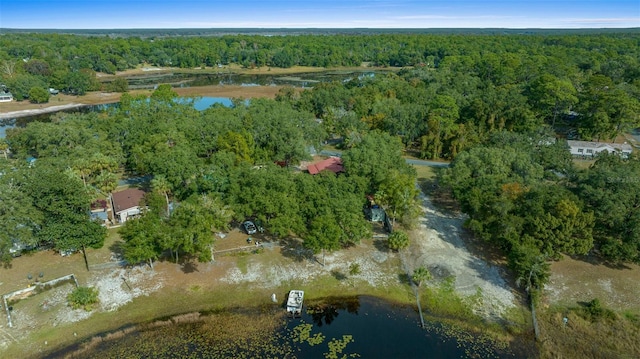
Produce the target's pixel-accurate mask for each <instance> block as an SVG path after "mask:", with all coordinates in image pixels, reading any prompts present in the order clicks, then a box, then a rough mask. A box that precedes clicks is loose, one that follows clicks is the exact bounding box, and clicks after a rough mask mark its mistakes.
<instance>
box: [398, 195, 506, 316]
mask: <svg viewBox="0 0 640 359" xmlns="http://www.w3.org/2000/svg"><path fill="white" fill-rule="evenodd" d="M421 200H422V210H423V213H424V218H423V219H422V221H421V222H420V224H419V226H418V228H417V229H416V230H414V231H413V233H412V237H413V238H415V239H416V240H414V241H413V243H412V244H411V246H410V247H409V250H408V254H407V253H405V256H404V262H405V265H407V266H408V267H409V268H407V269H408V270H410V271H411V272H412V271H413V270H415V269H416V268H418V267H420V266H424V267H425V268H427V269H429V271H430V272H431V273H432V275H433V277H434V279H436V281H437V280H441V279H444V278H446V277H449V276H454V277H455V289H456V291H457V292H458V293H459V294H460V295H462V296H463V297H467V296H471V295H475V294H476V293H477V292H478V290H480V291H481V292H482V300H481V303H480V304H479V305H478V306H477V307H476V308H474V311H475V312H476V313H478V314H480V315H482V316H484V317H488V318H498V317H500V316H501V315H502V314H504V313H505V311H506V310H507V309H509V308H512V307H515V306H516V296H515V295H514V292H513V291H512V289H511V288H510V286H509V284H508V283H507V281H506V280H505V279H504V278H505V275H504V273H503V270H502V269H501V268H499V267H496V266H493V265H491V264H489V263H487V262H486V261H485V260H483V259H482V258H480V257H479V256H477V255H475V254H473V253H471V252H470V251H469V249H468V248H467V246H466V245H465V243H464V241H463V240H462V238H461V237H460V236H461V233H462V231H463V228H462V226H463V224H464V221H465V219H466V218H465V217H464V216H463V215H448V214H445V213H442V212H440V211H439V210H438V209H437V208H436V207H435V206H434V205H433V203H432V202H431V199H429V197H427V196H425V195H421Z"/></svg>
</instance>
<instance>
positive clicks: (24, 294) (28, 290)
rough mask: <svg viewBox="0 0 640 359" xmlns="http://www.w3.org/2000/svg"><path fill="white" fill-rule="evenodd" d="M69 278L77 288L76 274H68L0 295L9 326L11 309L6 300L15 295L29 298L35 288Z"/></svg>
mask: <svg viewBox="0 0 640 359" xmlns="http://www.w3.org/2000/svg"><path fill="white" fill-rule="evenodd" d="M70 279H73V283H74V284H75V285H76V288H78V280H77V279H76V276H75V275H73V274H68V275H65V276H63V277H59V278H55V279H52V280H50V281H47V282H43V283H40V282H36V284H35V285H33V286H29V287H28V288H24V289H18V290H15V291H13V292H10V293H7V294H4V295H3V296H2V301H3V302H4V310H5V312H6V313H7V322H8V323H9V328H13V323H12V322H11V311H10V310H9V304H8V301H10V300H13V299H14V298H15V297H19V298H18V300H22V299H25V298H29V297H30V296H32V295H34V294H36V293H35V291H36V289H41V288H45V289H47V288H46V287H47V286H54V285H56V284H58V283H60V282H62V281H66V280H70Z"/></svg>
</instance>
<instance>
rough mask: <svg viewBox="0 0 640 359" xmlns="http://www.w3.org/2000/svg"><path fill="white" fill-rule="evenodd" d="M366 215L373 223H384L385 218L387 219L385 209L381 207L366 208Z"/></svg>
mask: <svg viewBox="0 0 640 359" xmlns="http://www.w3.org/2000/svg"><path fill="white" fill-rule="evenodd" d="M364 215H365V217H366V218H367V220H368V221H371V222H384V219H385V217H387V214H386V213H385V211H384V209H382V208H381V207H379V206H373V207H369V208H365V209H364Z"/></svg>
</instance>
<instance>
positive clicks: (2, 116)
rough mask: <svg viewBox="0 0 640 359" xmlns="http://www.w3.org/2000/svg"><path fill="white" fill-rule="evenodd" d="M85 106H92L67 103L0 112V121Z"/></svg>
mask: <svg viewBox="0 0 640 359" xmlns="http://www.w3.org/2000/svg"><path fill="white" fill-rule="evenodd" d="M105 103H111V102H105ZM86 106H92V105H88V104H86V103H69V104H66V105H56V106H49V107H42V108H36V109H25V110H18V111H10V112H2V113H0V120H12V119H16V118H21V117H29V116H37V115H42V114H46V113H52V112H58V111H65V110H72V109H77V108H82V107H86Z"/></svg>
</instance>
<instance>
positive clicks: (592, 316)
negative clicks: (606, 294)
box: [581, 298, 616, 322]
mask: <svg viewBox="0 0 640 359" xmlns="http://www.w3.org/2000/svg"><path fill="white" fill-rule="evenodd" d="M581 312H582V316H583V317H584V318H585V319H589V320H591V321H592V322H596V321H598V320H600V319H616V314H615V313H614V312H613V311H612V310H610V309H607V308H605V307H603V306H602V303H600V300H599V299H598V298H595V299H593V300H592V301H590V302H588V303H586V304H585V305H584V307H583V308H582V310H581Z"/></svg>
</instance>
